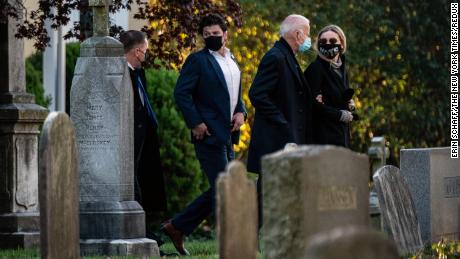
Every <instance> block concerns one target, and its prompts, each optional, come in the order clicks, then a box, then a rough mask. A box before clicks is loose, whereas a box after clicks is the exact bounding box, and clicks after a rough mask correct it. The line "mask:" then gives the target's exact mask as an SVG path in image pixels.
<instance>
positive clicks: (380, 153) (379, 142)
mask: <svg viewBox="0 0 460 259" xmlns="http://www.w3.org/2000/svg"><path fill="white" fill-rule="evenodd" d="M367 154H368V155H369V160H370V162H371V171H370V175H371V177H372V176H373V175H374V173H375V172H376V171H377V170H378V169H379V168H380V167H382V166H384V165H386V162H387V158H388V157H389V156H390V151H389V149H388V147H387V146H386V140H385V137H373V138H372V140H371V146H370V147H369V149H368V151H367ZM369 214H370V216H371V226H372V227H373V228H374V229H376V230H382V228H383V227H382V224H383V223H382V216H381V211H380V205H379V200H378V197H377V193H376V192H375V188H374V187H372V188H371V190H370V193H369Z"/></svg>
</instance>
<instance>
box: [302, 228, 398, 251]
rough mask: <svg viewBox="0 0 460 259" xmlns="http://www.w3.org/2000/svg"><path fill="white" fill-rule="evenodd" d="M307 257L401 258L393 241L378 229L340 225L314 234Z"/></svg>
mask: <svg viewBox="0 0 460 259" xmlns="http://www.w3.org/2000/svg"><path fill="white" fill-rule="evenodd" d="M303 258H305V259H356V258H359V259H399V258H400V257H399V255H398V250H397V249H396V246H395V245H394V243H393V242H391V241H390V240H388V239H386V238H385V236H384V235H383V234H382V233H380V232H377V231H371V230H369V229H368V228H362V227H361V228H360V227H339V228H335V229H333V230H329V231H325V232H321V233H318V234H316V235H314V236H313V237H312V238H311V241H310V243H309V244H308V247H307V250H306V253H305V256H304V257H303Z"/></svg>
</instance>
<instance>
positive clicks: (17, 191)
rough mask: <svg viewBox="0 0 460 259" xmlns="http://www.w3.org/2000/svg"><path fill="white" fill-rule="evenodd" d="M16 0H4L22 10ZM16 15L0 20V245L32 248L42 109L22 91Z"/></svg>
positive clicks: (21, 46)
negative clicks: (0, 21)
mask: <svg viewBox="0 0 460 259" xmlns="http://www.w3.org/2000/svg"><path fill="white" fill-rule="evenodd" d="M21 2H22V1H15V0H8V3H9V4H11V5H15V6H16V8H18V10H22V3H21ZM19 16H20V17H19V20H18V21H16V20H15V19H14V18H11V17H7V18H5V20H6V22H5V23H0V59H1V60H2V62H1V63H0V249H4V248H17V247H21V248H24V247H36V246H38V245H39V242H40V234H39V230H40V220H39V212H38V208H39V207H38V134H39V133H40V131H39V130H40V126H41V124H42V123H43V121H44V119H45V118H46V115H47V113H48V111H47V110H46V109H45V108H43V107H41V106H38V105H36V104H35V100H34V96H33V95H31V94H28V93H26V85H25V68H24V66H25V65H24V57H23V54H24V41H23V40H22V39H18V38H16V37H15V36H14V35H15V34H16V31H17V24H18V23H22V18H23V17H21V15H19Z"/></svg>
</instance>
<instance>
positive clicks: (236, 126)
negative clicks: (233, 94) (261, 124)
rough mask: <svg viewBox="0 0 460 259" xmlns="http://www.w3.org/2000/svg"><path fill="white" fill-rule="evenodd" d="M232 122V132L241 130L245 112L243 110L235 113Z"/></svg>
mask: <svg viewBox="0 0 460 259" xmlns="http://www.w3.org/2000/svg"><path fill="white" fill-rule="evenodd" d="M232 124H233V128H232V132H233V131H237V130H240V127H241V126H242V125H243V124H244V114H243V113H242V112H237V113H235V115H233V118H232Z"/></svg>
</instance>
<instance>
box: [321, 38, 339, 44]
mask: <svg viewBox="0 0 460 259" xmlns="http://www.w3.org/2000/svg"><path fill="white" fill-rule="evenodd" d="M328 41H329V43H330V44H336V43H337V42H338V40H337V39H336V38H331V39H325V38H322V39H319V43H320V44H327V42H328Z"/></svg>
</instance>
